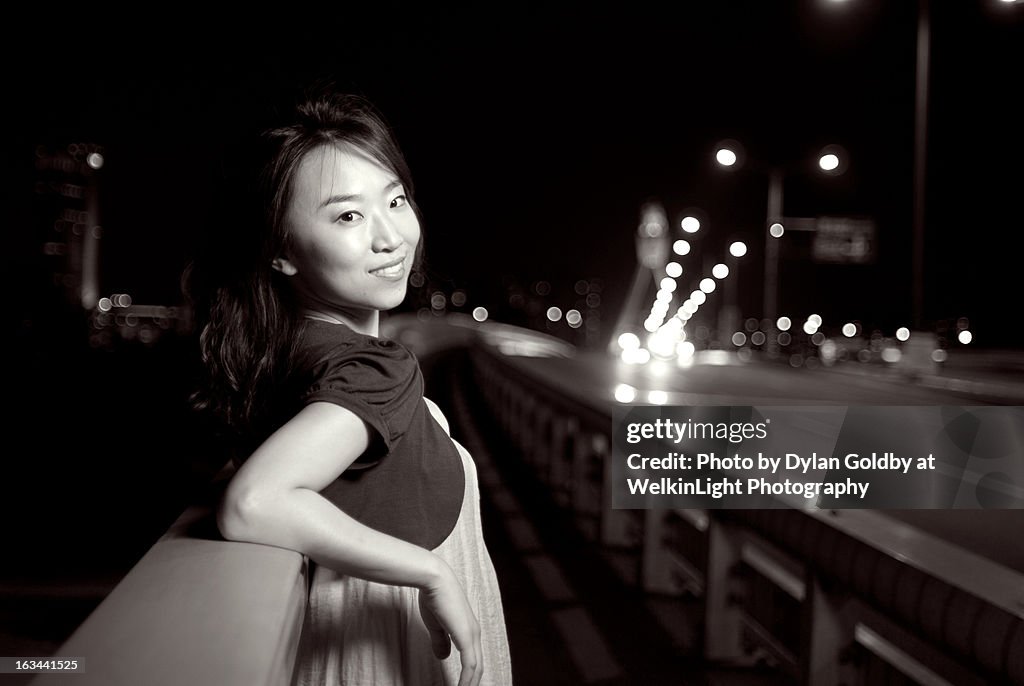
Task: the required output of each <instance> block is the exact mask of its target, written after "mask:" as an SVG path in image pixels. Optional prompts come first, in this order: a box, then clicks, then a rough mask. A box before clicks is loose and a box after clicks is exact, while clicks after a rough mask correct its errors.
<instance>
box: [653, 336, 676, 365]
mask: <svg viewBox="0 0 1024 686" xmlns="http://www.w3.org/2000/svg"><path fill="white" fill-rule="evenodd" d="M647 347H648V348H649V349H650V351H651V354H653V355H657V356H658V357H660V358H662V359H668V358H670V357H672V355H673V354H674V353H675V347H676V341H674V340H673V336H672V334H671V333H670V332H668V331H658V332H657V333H654V334H651V336H650V337H649V338H648V339H647Z"/></svg>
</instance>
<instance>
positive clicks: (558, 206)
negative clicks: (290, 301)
mask: <svg viewBox="0 0 1024 686" xmlns="http://www.w3.org/2000/svg"><path fill="white" fill-rule="evenodd" d="M933 4H934V5H935V6H934V7H932V8H931V30H932V56H931V80H930V86H931V90H930V103H929V105H930V106H929V122H928V124H929V126H928V141H929V146H928V170H927V171H928V176H927V213H926V269H925V286H926V289H925V294H926V295H925V312H924V319H925V321H924V322H923V325H924V326H925V328H927V327H929V326H931V325H933V323H934V322H935V321H936V320H940V319H943V318H951V317H952V318H956V317H962V316H966V317H969V318H970V320H971V328H972V331H973V332H974V335H975V342H976V344H977V345H981V346H985V345H990V346H991V345H999V346H1012V347H1016V346H1018V344H1019V340H1020V335H1021V332H1022V330H1024V328H1022V325H1021V322H1020V318H1019V316H1018V315H1017V314H1016V313H1015V312H1013V310H1012V309H1010V308H1008V307H1007V298H1006V296H1008V295H1009V294H1011V293H1014V292H1016V289H1015V287H1014V281H1015V280H1014V279H1013V272H1014V267H1015V265H1016V263H1017V254H1016V252H1015V251H1014V250H1012V249H1011V248H1010V243H1011V242H1012V239H1013V238H1014V233H1015V231H1016V229H1019V227H1020V213H1019V209H1018V207H1017V204H1016V203H1015V200H1016V195H1017V192H1018V191H1019V188H1020V185H1021V183H1020V182H1021V176H1020V173H1019V171H1018V160H1019V158H1020V155H1021V152H1022V145H1021V142H1022V135H1021V131H1020V123H1019V122H1020V120H1021V116H1020V115H1021V113H1020V108H1019V105H1018V104H1017V102H1016V100H1017V99H1016V97H1015V91H1016V90H1018V79H1019V64H1020V57H1021V47H1020V46H1021V44H1022V41H1021V39H1022V38H1024V36H1022V32H1024V21H1022V15H1024V12H1022V11H1021V9H1020V7H1018V6H1014V5H1006V4H1004V3H1000V2H997V1H995V0H964V1H962V2H954V3H945V2H944V3H933ZM281 15H282V16H280V17H277V16H275V17H273V21H268V20H267V19H266V18H260V17H245V18H244V21H243V18H242V17H239V18H238V23H237V24H230V23H226V22H225V23H208V22H207V21H205V20H202V19H197V18H196V17H194V16H189V17H175V16H165V17H160V18H158V19H157V18H154V19H152V20H147V22H146V23H145V25H131V24H128V23H124V24H117V25H115V23H114V21H113V18H111V19H110V20H109V21H104V20H101V19H98V18H96V17H95V16H82V17H71V16H67V15H61V16H60V17H57V18H55V17H46V18H45V19H44V18H38V19H37V20H35V23H33V22H32V21H31V20H28V21H27V23H26V25H25V26H24V27H22V28H21V29H19V27H18V26H17V25H16V24H15V25H12V26H11V30H13V31H16V32H17V31H21V30H22V29H23V30H24V32H25V33H26V34H27V38H28V41H29V46H30V47H29V48H28V49H27V50H22V49H14V48H12V47H11V44H10V43H8V45H7V46H6V47H5V48H4V50H5V51H6V53H7V54H5V56H4V63H5V65H6V67H5V72H6V78H5V81H6V91H7V94H8V97H7V98H6V101H7V107H6V108H5V109H7V110H8V112H9V113H10V114H13V115H14V121H15V125H14V126H13V127H12V128H10V131H11V134H12V135H10V136H9V137H8V138H7V139H6V140H5V145H4V148H5V149H6V150H5V152H6V153H8V155H7V157H8V164H7V165H6V171H7V172H8V174H10V175H11V180H10V181H9V182H8V183H7V184H6V186H7V189H8V190H9V191H12V193H11V199H10V201H9V202H8V204H7V206H8V217H9V219H10V220H11V224H12V226H11V233H13V234H17V232H18V226H19V225H20V224H21V223H22V222H24V221H25V217H26V215H27V213H29V212H30V211H31V209H30V207H29V206H28V204H27V203H28V201H29V200H30V199H31V193H30V192H26V190H27V189H29V188H30V184H31V176H30V172H31V162H30V161H31V159H32V150H33V149H34V147H35V146H36V145H38V144H40V143H49V144H57V145H60V144H66V142H67V141H75V140H80V141H90V142H96V143H99V144H102V145H103V146H104V148H105V150H106V165H105V167H104V169H103V170H102V208H101V217H102V221H103V225H104V231H105V234H104V240H103V242H102V247H101V260H102V274H101V286H102V288H101V290H102V291H103V293H113V292H129V293H131V294H132V295H133V298H134V300H135V302H140V303H141V302H146V303H174V302H177V301H179V300H180V295H179V292H178V280H177V276H178V274H179V273H180V270H181V268H182V265H183V264H184V261H185V259H186V257H187V255H188V253H189V251H190V250H191V248H192V246H194V244H195V239H196V237H197V234H198V233H199V232H200V231H202V230H203V228H204V219H205V216H206V210H207V208H208V207H209V203H210V202H211V198H212V197H213V196H215V195H216V193H217V192H218V187H217V183H216V173H217V165H218V164H219V157H220V155H222V154H223V152H224V150H225V145H226V143H227V142H228V141H230V140H232V139H233V137H235V136H237V135H238V134H239V133H240V132H242V131H245V130H246V129H247V128H250V127H252V126H254V125H255V124H256V122H259V121H261V120H262V118H263V115H264V114H265V112H266V111H267V108H268V107H269V106H272V105H273V104H274V103H277V102H278V101H280V99H281V96H282V95H283V94H287V93H289V92H291V91H293V90H294V89H295V87H296V85H297V84H301V83H304V82H308V81H310V80H312V79H314V78H317V77H324V76H330V77H332V78H334V79H335V80H336V81H337V82H338V83H339V85H340V86H341V87H343V88H345V89H347V90H350V91H354V92H358V93H362V94H365V95H367V96H369V97H370V98H371V99H372V100H373V101H374V102H375V103H377V105H378V106H379V107H380V109H381V110H383V112H384V113H385V115H386V116H387V118H388V119H389V120H390V122H391V123H392V124H393V126H394V127H395V129H396V130H397V133H398V136H399V139H400V142H401V143H402V144H403V147H404V148H405V150H406V153H407V156H408V158H409V160H410V163H411V166H412V169H413V174H414V178H415V179H416V182H417V196H418V200H419V202H420V204H421V206H422V208H423V212H424V215H425V218H426V225H425V230H426V231H427V236H428V238H427V249H428V258H429V265H430V267H431V269H432V271H431V275H432V276H433V279H434V280H433V284H434V285H435V286H436V287H439V288H443V289H446V290H449V291H450V290H451V289H453V288H455V287H460V288H466V289H467V291H468V293H469V296H470V301H471V303H479V304H485V305H486V306H487V307H488V309H490V310H491V312H492V314H493V315H496V316H499V317H501V316H502V315H505V319H507V320H512V319H515V317H516V313H515V312H512V311H508V310H509V308H508V306H507V295H508V288H509V287H510V285H513V284H520V285H522V287H523V288H525V289H529V287H530V285H531V284H532V283H533V282H534V281H536V280H540V279H543V280H547V281H549V282H551V283H552V289H553V290H552V293H551V299H552V303H553V304H558V302H559V299H561V300H563V301H565V300H567V299H568V298H569V297H570V296H571V287H572V284H573V283H575V281H576V280H578V279H580V278H587V279H591V278H599V279H602V280H603V283H604V285H605V291H604V305H603V308H604V314H605V315H606V316H605V319H606V321H608V320H611V319H612V318H613V317H614V314H616V309H617V307H618V305H619V304H620V302H621V298H622V296H623V291H624V290H625V289H626V288H627V287H628V279H629V276H630V274H631V273H632V269H633V266H634V264H635V263H634V260H633V254H632V252H633V235H634V230H635V228H636V225H637V223H638V221H639V206H640V203H641V202H642V201H643V200H644V199H646V198H656V199H659V200H660V201H661V202H662V203H664V205H665V206H666V209H667V210H668V213H669V218H670V219H671V220H672V222H673V225H675V226H677V221H678V219H679V218H680V217H681V216H682V213H683V211H684V209H686V208H690V207H696V208H699V209H701V210H702V211H703V212H704V213H705V218H706V222H705V226H706V229H705V231H703V232H702V234H703V235H702V236H701V238H700V242H701V244H700V246H699V248H700V251H699V252H700V253H701V254H706V255H707V256H708V257H707V259H712V256H714V255H720V254H722V253H723V251H724V245H725V241H726V240H731V239H733V238H746V239H747V241H748V243H750V245H751V253H750V256H749V257H748V260H749V263H750V265H751V267H750V268H745V269H744V273H743V274H741V275H740V277H739V278H740V305H741V307H742V309H743V310H744V313H745V314H746V315H748V316H750V315H753V316H757V315H758V314H759V310H760V303H761V291H760V278H761V276H760V264H761V262H762V261H761V258H760V256H761V246H762V242H761V240H762V239H761V236H762V235H763V234H762V233H761V231H762V226H763V222H764V216H765V206H766V186H767V184H766V177H765V176H764V175H763V174H758V173H755V172H752V171H750V170H746V171H740V172H732V173H727V172H724V170H721V169H717V168H715V167H714V164H713V162H712V153H713V146H714V145H715V143H716V142H718V141H719V140H721V139H723V138H726V137H729V138H734V139H737V140H740V141H742V142H743V143H744V145H745V146H746V149H747V151H748V153H749V155H750V157H751V158H754V159H757V160H761V161H762V162H764V163H767V164H773V165H781V166H786V167H787V168H788V169H790V171H789V173H788V174H787V177H786V198H785V206H784V208H785V214H786V215H787V216H810V217H813V216H815V215H819V214H833V215H850V216H863V217H869V218H872V219H874V220H875V221H876V222H877V226H878V258H877V261H876V262H875V264H873V265H868V266H843V265H838V266H837V265H815V264H812V263H810V262H808V261H806V260H799V259H785V258H786V256H785V255H784V261H783V265H782V270H783V279H782V292H781V295H780V303H781V306H782V308H783V310H786V309H789V310H792V312H793V315H794V318H795V317H796V316H800V315H806V314H808V313H810V312H811V311H817V312H818V313H819V314H821V315H822V316H823V317H824V318H825V320H826V322H836V321H838V320H849V319H858V320H862V321H865V322H866V323H868V324H869V325H877V326H879V327H881V328H883V329H895V327H897V326H900V325H904V324H908V323H909V320H910V318H911V315H912V312H911V303H912V300H911V278H912V274H911V257H910V251H911V229H912V173H913V169H912V163H913V135H914V86H915V38H916V32H917V27H916V22H917V18H918V9H917V3H915V2H910V1H907V2H897V3H891V2H890V3H883V2H880V1H879V0H847V1H846V2H834V1H829V0H815V1H811V0H805V1H800V2H785V3H762V2H740V1H731V2H716V3H710V2H708V3H687V4H685V5H683V6H681V7H678V8H674V11H673V12H672V13H671V14H667V13H665V12H664V11H663V10H656V9H653V8H646V9H645V8H644V7H643V6H640V5H634V4H629V5H628V9H626V7H625V6H620V7H614V8H613V7H584V6H582V5H579V6H563V7H560V8H556V9H544V10H541V9H532V10H531V9H523V8H522V7H520V6H519V5H511V4H510V5H504V6H502V5H500V4H499V5H488V6H487V7H486V8H480V9H476V10H455V9H416V10H410V9H407V8H401V7H394V8H392V9H389V10H387V11H385V10H380V11H360V10H355V9H353V8H352V7H347V6H346V7H342V8H339V9H338V10H336V12H335V13H334V14H333V15H325V14H309V15H306V16H289V15H288V14H287V13H286V12H281ZM250 21H255V24H254V26H255V27H256V28H252V27H250V26H249V22H250ZM118 27H119V28H118ZM828 143H838V144H841V145H842V146H843V147H844V148H845V149H846V150H847V151H848V152H849V156H850V165H849V170H848V172H847V173H846V174H844V175H843V176H841V177H838V178H824V177H822V176H820V175H817V174H815V173H814V172H813V170H812V168H811V164H812V161H813V158H814V155H815V153H816V152H817V151H818V150H819V149H820V148H821V147H822V146H823V145H825V144H828ZM19 247H23V248H26V249H29V250H34V249H36V246H34V245H27V246H19ZM715 259H717V258H715ZM19 280H20V276H19ZM606 333H608V334H609V335H610V332H606ZM886 333H888V334H889V335H891V331H886Z"/></svg>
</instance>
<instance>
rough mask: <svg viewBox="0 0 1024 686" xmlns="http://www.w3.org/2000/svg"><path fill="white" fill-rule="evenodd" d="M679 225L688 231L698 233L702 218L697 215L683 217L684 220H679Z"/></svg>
mask: <svg viewBox="0 0 1024 686" xmlns="http://www.w3.org/2000/svg"><path fill="white" fill-rule="evenodd" d="M679 225H680V226H681V227H682V228H683V231H685V232H686V233H697V232H698V231H700V220H699V219H697V218H696V217H683V221H681V222H679Z"/></svg>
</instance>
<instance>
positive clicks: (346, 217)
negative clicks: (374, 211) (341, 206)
mask: <svg viewBox="0 0 1024 686" xmlns="http://www.w3.org/2000/svg"><path fill="white" fill-rule="evenodd" d="M361 216H363V215H361V214H359V213H358V212H342V213H341V214H339V215H338V221H340V222H354V221H356V220H357V219H359V218H360V217H361Z"/></svg>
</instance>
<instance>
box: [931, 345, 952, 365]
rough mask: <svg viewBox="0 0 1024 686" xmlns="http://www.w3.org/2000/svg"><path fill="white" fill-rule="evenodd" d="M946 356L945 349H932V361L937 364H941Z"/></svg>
mask: <svg viewBox="0 0 1024 686" xmlns="http://www.w3.org/2000/svg"><path fill="white" fill-rule="evenodd" d="M947 357H949V356H948V355H947V354H946V351H945V350H943V349H942V348H937V349H935V350H933V351H932V362H938V363H939V364H941V363H943V362H945V361H946V358H947Z"/></svg>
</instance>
